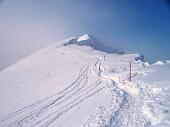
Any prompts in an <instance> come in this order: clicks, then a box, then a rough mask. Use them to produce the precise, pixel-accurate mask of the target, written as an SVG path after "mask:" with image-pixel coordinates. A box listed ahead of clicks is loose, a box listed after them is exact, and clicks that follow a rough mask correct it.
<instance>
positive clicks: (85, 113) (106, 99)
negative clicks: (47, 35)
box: [0, 34, 170, 127]
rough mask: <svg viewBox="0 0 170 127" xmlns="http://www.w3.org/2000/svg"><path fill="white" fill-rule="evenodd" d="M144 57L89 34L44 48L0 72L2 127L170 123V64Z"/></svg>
mask: <svg viewBox="0 0 170 127" xmlns="http://www.w3.org/2000/svg"><path fill="white" fill-rule="evenodd" d="M143 58H144V57H143V56H142V55H141V54H138V53H137V54H125V53H122V52H121V51H118V50H115V49H113V48H111V47H108V46H105V45H104V44H102V43H98V42H97V41H96V40H95V39H94V38H93V37H91V36H90V35H88V34H87V35H83V36H81V37H73V38H69V39H66V40H63V41H60V42H58V43H56V44H54V45H51V46H49V47H47V48H44V49H42V50H40V51H38V52H36V53H34V54H32V55H30V56H28V57H26V58H24V59H22V60H20V61H18V62H17V63H15V64H13V65H12V66H10V67H9V68H7V69H5V70H3V71H1V72H0V126H1V127H115V126H116V127H149V126H151V127H158V126H159V127H167V126H170V115H169V112H170V104H169V96H170V95H169V94H168V91H169V87H168V85H169V82H170V81H169V76H168V73H167V72H170V65H169V64H168V63H167V64H164V65H162V64H161V65H157V66H155V65H151V66H150V65H149V64H148V63H147V62H144V61H143ZM129 62H132V82H129V81H128V76H129ZM165 75H167V76H165ZM157 77H159V78H157ZM161 77H164V78H161ZM161 84H164V85H161Z"/></svg>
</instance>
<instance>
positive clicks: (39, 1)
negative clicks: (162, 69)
mask: <svg viewBox="0 0 170 127" xmlns="http://www.w3.org/2000/svg"><path fill="white" fill-rule="evenodd" d="M169 3H170V2H169V0H150V1H148V0H143V1H136V0H128V1H127V0H122V1H120V0H108V1H105V0H100V1H98V0H86V1H83V0H50V1H46V0H25V1H23V0H15V1H12V0H0V16H1V18H0V47H1V50H0V58H1V61H0V68H4V67H7V66H9V65H11V64H12V63H14V62H16V61H17V60H19V59H22V58H23V57H25V56H28V55H30V54H32V53H33V52H35V51H37V50H39V49H41V48H44V47H46V46H48V45H50V44H53V43H55V42H57V41H60V40H62V39H65V38H68V37H72V36H80V35H83V34H87V33H88V34H92V35H94V36H95V37H96V38H97V39H98V40H99V41H101V42H104V43H105V44H107V45H109V46H112V47H114V48H118V49H120V50H123V51H125V52H128V53H142V54H143V55H144V56H145V57H146V60H148V61H151V62H155V61H158V60H167V59H170V4H169Z"/></svg>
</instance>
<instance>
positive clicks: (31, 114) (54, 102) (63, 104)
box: [0, 67, 103, 127]
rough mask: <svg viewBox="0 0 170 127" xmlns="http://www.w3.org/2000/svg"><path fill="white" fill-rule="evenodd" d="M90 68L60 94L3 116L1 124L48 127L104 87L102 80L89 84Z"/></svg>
mask: <svg viewBox="0 0 170 127" xmlns="http://www.w3.org/2000/svg"><path fill="white" fill-rule="evenodd" d="M89 68H90V67H87V68H86V69H85V70H84V71H80V74H79V76H78V78H77V79H76V80H75V81H74V82H73V83H72V84H71V85H70V86H68V87H67V88H65V89H64V90H63V91H61V92H59V93H58V94H56V95H54V96H51V97H47V98H45V99H42V100H40V101H38V102H36V103H34V104H31V105H29V106H26V107H24V108H22V109H19V110H18V111H16V112H14V113H12V114H9V115H6V116H4V117H2V118H1V119H0V122H1V124H0V125H1V126H3V127H27V126H28V127H36V126H41V127H47V126H48V125H50V124H51V123H52V122H53V121H55V120H56V119H58V118H59V117H60V116H62V115H63V114H64V113H66V112H67V111H69V110H70V109H72V108H74V107H76V106H77V105H78V104H80V103H81V102H83V101H85V100H86V99H87V98H89V97H91V96H92V95H94V94H96V93H97V92H99V91H100V90H102V89H103V87H101V85H100V84H101V83H102V82H101V81H100V80H96V81H95V82H94V83H93V84H90V85H88V78H89V73H90V71H89ZM6 123H7V124H6Z"/></svg>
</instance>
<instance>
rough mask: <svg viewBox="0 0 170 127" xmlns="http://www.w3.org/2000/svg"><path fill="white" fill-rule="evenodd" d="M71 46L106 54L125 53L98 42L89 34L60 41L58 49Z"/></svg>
mask: <svg viewBox="0 0 170 127" xmlns="http://www.w3.org/2000/svg"><path fill="white" fill-rule="evenodd" d="M71 44H76V45H79V46H89V47H91V48H92V49H94V50H99V51H102V52H106V53H116V54H124V52H122V51H119V50H117V49H114V48H112V47H109V46H106V45H105V44H103V43H100V42H97V41H96V39H95V38H94V37H92V36H91V35H89V34H85V35H83V36H80V37H71V38H68V39H66V40H63V41H60V42H59V43H58V44H57V47H61V46H67V45H71Z"/></svg>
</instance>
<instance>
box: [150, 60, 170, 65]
mask: <svg viewBox="0 0 170 127" xmlns="http://www.w3.org/2000/svg"><path fill="white" fill-rule="evenodd" d="M169 63H170V60H162V61H161V60H160V61H157V62H155V63H153V64H152V65H164V64H169Z"/></svg>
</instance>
